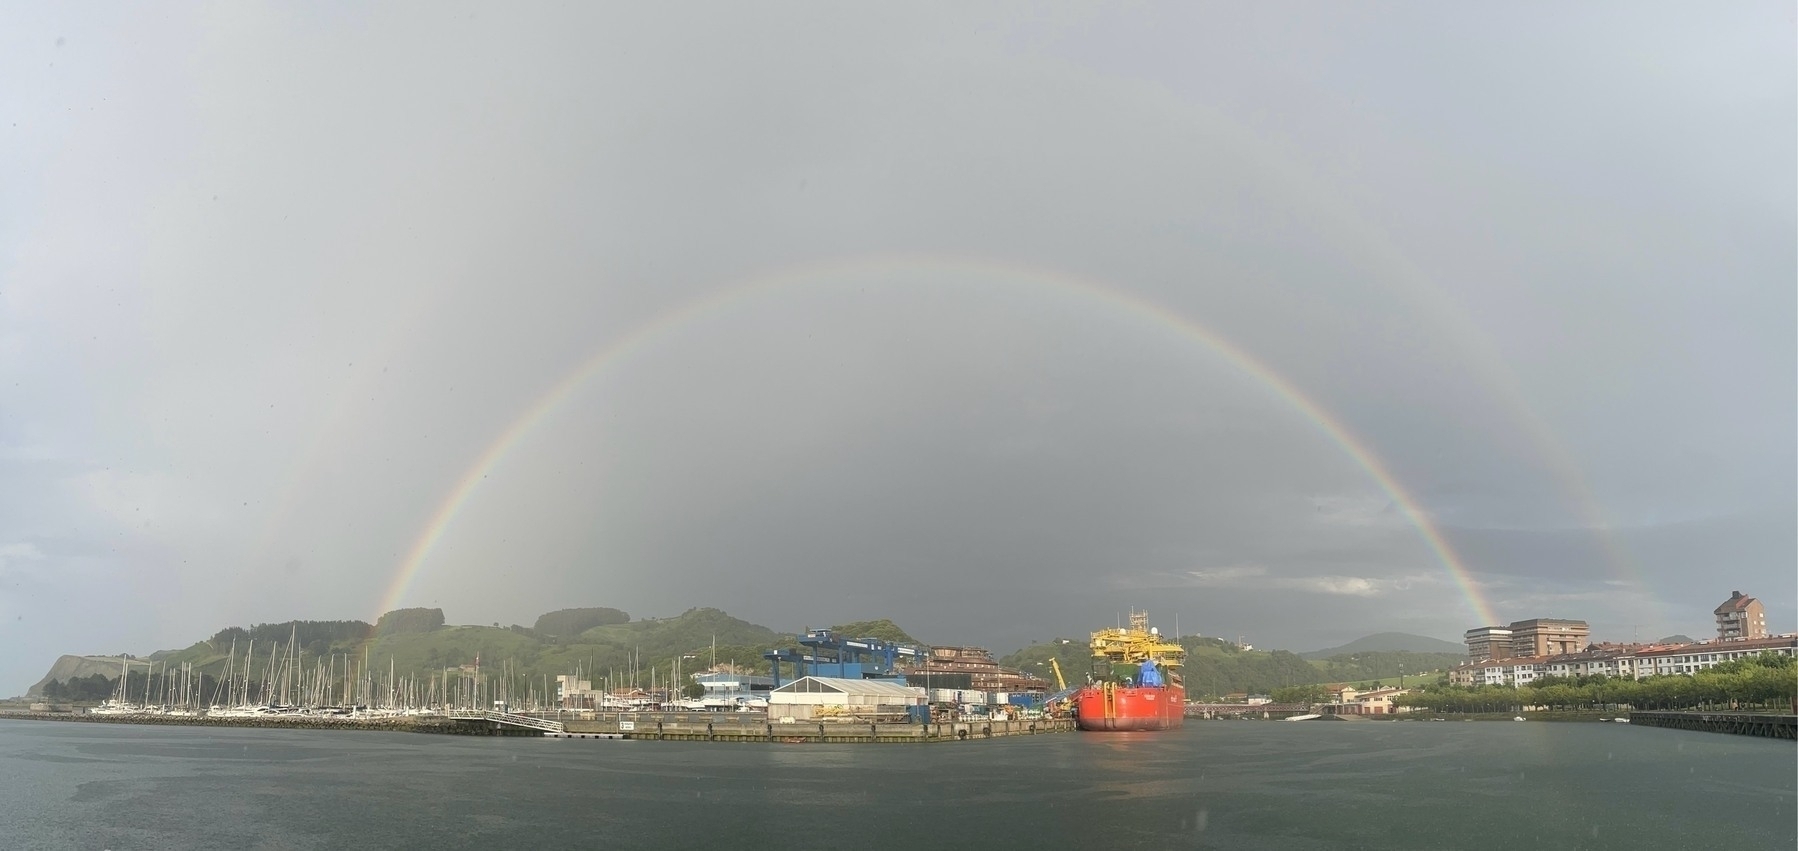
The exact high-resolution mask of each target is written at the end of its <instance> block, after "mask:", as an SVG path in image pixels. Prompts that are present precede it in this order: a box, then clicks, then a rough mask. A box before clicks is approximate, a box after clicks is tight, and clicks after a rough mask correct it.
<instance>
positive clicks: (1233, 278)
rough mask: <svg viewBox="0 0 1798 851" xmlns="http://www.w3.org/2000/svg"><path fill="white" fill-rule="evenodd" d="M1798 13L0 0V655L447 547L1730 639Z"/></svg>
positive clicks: (410, 588)
mask: <svg viewBox="0 0 1798 851" xmlns="http://www.w3.org/2000/svg"><path fill="white" fill-rule="evenodd" d="M1794 41H1795V39H1794V22H1793V11H1792V7H1791V4H1789V3H1727V4H1695V3H1668V4H1652V3H1642V2H1623V3H1615V4H1600V3H1577V4H1566V3H1512V4H1496V5H1495V4H1489V3H1439V2H1429V3H1414V4H1405V3H1398V4H1379V5H1377V6H1376V5H1375V4H1358V3H1357V4H1341V3H1321V2H1317V3H1286V4H1261V3H1232V4H1221V5H1205V4H1197V3H1170V4H1153V3H1133V4H1103V5H1079V6H1068V7H1051V6H1049V5H1046V4H1037V3H1015V4H965V3H940V4H835V3H817V4H798V5H793V4H781V3H688V4H649V3H633V4H612V5H604V4H580V3H577V4H553V5H534V4H525V3H503V4H468V3H461V2H431V3H418V4H410V5H406V4H373V5H371V4H351V3H343V4H338V3H293V4H258V3H225V4H193V5H190V4H183V3H155V4H142V5H138V6H133V7H118V6H113V7H106V8H103V9H102V8H99V7H92V6H84V5H80V4H74V5H61V4H48V3H21V4H12V5H9V6H8V7H7V8H6V9H5V10H4V11H0V112H3V116H0V121H3V122H4V123H3V125H0V645H3V646H4V647H5V648H6V649H5V652H4V653H3V654H0V693H8V694H11V693H18V692H22V691H23V690H24V689H25V687H26V686H27V685H29V684H30V683H31V682H32V681H33V680H35V679H36V678H37V677H38V676H40V675H41V674H42V673H43V671H44V670H45V669H46V668H47V667H48V665H49V664H50V662H51V661H53V660H54V658H55V657H56V656H57V655H58V654H60V653H64V652H85V653H102V652H119V651H130V652H147V651H149V650H152V649H156V648H161V647H170V646H183V645H186V644H188V643H190V642H192V641H194V640H196V639H199V638H203V637H205V636H208V635H210V634H211V633H212V632H213V631H215V630H216V629H218V628H220V627H222V626H226V625H229V624H243V625H247V624H249V623H252V622H266V621H277V620H286V619H290V618H296V617H298V618H365V619H371V620H372V619H373V618H374V616H375V615H377V614H378V613H379V611H380V608H381V606H382V605H383V603H384V602H386V601H388V598H389V590H390V589H392V588H395V587H398V586H399V580H400V578H401V574H402V572H404V570H405V567H406V565H407V563H408V559H409V558H410V554H411V553H413V552H414V551H415V550H420V551H422V553H423V554H422V557H421V558H420V559H419V560H418V567H419V569H418V570H417V572H416V576H414V577H412V579H411V581H410V582H409V583H406V584H404V587H403V590H402V591H400V592H399V593H398V594H397V595H396V596H394V597H393V601H395V602H397V603H399V604H403V605H430V606H441V607H442V608H443V609H444V610H445V611H446V613H447V615H448V618H449V620H450V621H451V622H457V623H489V622H494V621H498V622H502V623H516V622H522V623H527V624H528V623H530V622H531V620H532V619H533V618H534V617H535V616H536V615H537V614H539V613H541V612H543V611H547V610H551V609H556V608H562V607H566V606H574V605H609V606H617V607H620V608H623V609H626V610H628V611H630V612H632V613H634V614H638V615H669V614H675V613H678V612H680V611H681V610H683V609H686V608H688V607H690V606H708V605H709V606H718V607H721V608H724V609H726V610H727V611H729V612H731V613H732V614H735V615H738V616H740V617H744V618H746V619H749V620H752V621H756V622H759V623H763V624H767V625H770V626H773V627H775V628H781V629H796V628H800V627H803V626H806V625H812V626H817V625H823V624H828V623H833V622H841V621H847V620H852V619H861V618H869V617H892V618H894V619H895V620H897V621H899V622H900V623H901V624H902V625H904V626H905V627H907V628H908V629H910V630H911V631H913V632H914V633H916V634H918V635H920V636H921V637H924V638H925V639H927V640H935V641H938V642H943V643H951V642H955V643H979V644H985V645H988V646H991V647H993V648H994V649H996V650H999V651H1001V652H1007V651H1010V650H1012V649H1015V648H1016V647H1018V646H1020V645H1022V644H1025V643H1028V642H1029V641H1031V640H1033V639H1046V638H1049V637H1053V636H1056V635H1069V636H1078V635H1082V634H1084V633H1085V632H1086V631H1088V630H1090V629H1093V628H1095V627H1098V626H1101V625H1105V624H1109V623H1111V622H1112V621H1113V620H1114V618H1115V617H1116V615H1117V613H1118V612H1121V611H1124V610H1127V609H1128V608H1129V607H1131V606H1137V607H1144V608H1147V609H1148V610H1149V611H1150V612H1151V614H1152V615H1154V616H1155V617H1156V619H1157V620H1158V621H1159V622H1161V623H1164V624H1170V625H1171V621H1172V620H1173V618H1174V617H1175V616H1176V615H1177V616H1178V617H1179V620H1180V625H1181V629H1182V630H1183V631H1186V632H1202V633H1206V634H1214V635H1226V636H1230V637H1235V636H1238V635H1241V636H1246V637H1247V638H1248V639H1249V640H1250V641H1252V642H1254V643H1256V644H1257V645H1260V646H1263V647H1285V648H1290V649H1300V650H1302V649H1311V648H1315V647H1321V646H1327V645H1330V644H1334V643H1339V642H1341V641H1345V640H1348V639H1352V638H1354V637H1356V636H1359V635H1362V634H1366V633H1370V632H1376V631H1385V630H1402V631H1410V632H1418V633H1423V634H1428V635H1435V636H1439V637H1443V638H1449V639H1455V638H1458V636H1459V634H1460V632H1461V631H1462V630H1465V629H1467V628H1469V627H1472V626H1477V625H1479V621H1480V620H1481V619H1482V618H1483V617H1484V616H1486V615H1491V616H1493V617H1497V618H1500V619H1502V620H1506V621H1509V620H1514V619H1521V618H1527V617H1538V616H1542V617H1577V618H1584V619H1586V620H1588V621H1590V622H1591V623H1592V625H1593V630H1594V634H1595V637H1598V638H1603V639H1611V640H1629V639H1631V638H1632V637H1636V638H1641V639H1652V638H1656V637H1659V636H1661V635H1665V634H1669V633H1673V632H1685V633H1688V634H1691V635H1695V636H1700V635H1704V634H1706V633H1707V632H1709V631H1710V630H1711V624H1710V617H1711V616H1710V611H1711V609H1712V608H1713V607H1714V606H1716V604H1717V603H1718V602H1720V601H1721V600H1722V599H1724V598H1725V597H1727V596H1728V595H1729V593H1730V591H1732V590H1735V589H1740V590H1742V591H1744V592H1746V593H1749V594H1753V595H1756V596H1759V597H1760V598H1761V599H1762V600H1764V601H1765V603H1766V605H1767V610H1768V616H1769V621H1770V624H1771V626H1772V627H1773V628H1774V629H1775V630H1776V631H1791V630H1793V629H1798V622H1795V621H1798V604H1795V598H1798V589H1795V587H1794V584H1795V580H1794V575H1795V572H1798V571H1795V569H1794V565H1795V563H1798V554H1795V544H1794V540H1795V536H1798V531H1795V521H1794V517H1795V516H1798V494H1795V484H1794V481H1795V475H1798V473H1795V471H1798V455H1795V451H1794V446H1795V444H1798V440H1795V434H1798V426H1795V417H1798V376H1795V374H1794V373H1795V369H1798V349H1795V344H1794V337H1795V335H1794V325H1795V317H1798V305H1795V297H1794V293H1795V286H1794V280H1795V274H1798V270H1795V262H1798V261H1795V258H1798V251H1795V243H1794V232H1795V229H1798V215H1795V205H1794V191H1795V185H1798V173H1795V170H1794V153H1793V152H1794V150H1798V130H1795V127H1798V112H1795V107H1794V104H1795V102H1798V96H1795V91H1794V80H1795V78H1798V75H1795V63H1794V48H1793V45H1794ZM608 353H610V354H608ZM583 365H592V366H593V367H594V368H593V369H591V370H588V371H587V372H585V373H582V372H581V370H582V368H583ZM1362 453H1365V454H1364V457H1358V455H1360V454H1362ZM1369 459H1371V466H1372V467H1373V468H1374V470H1370V469H1369V464H1368V463H1364V461H1367V460H1369ZM1375 470H1379V471H1384V474H1389V475H1390V477H1391V481H1392V482H1395V483H1396V485H1397V487H1396V488H1389V487H1386V486H1385V484H1383V483H1382V481H1381V478H1380V476H1379V475H1376V474H1375ZM465 480H466V481H467V482H470V483H471V486H470V487H468V488H467V489H466V490H465V493H464V498H462V499H459V500H458V499H455V498H454V496H455V495H456V494H457V493H458V492H459V491H458V489H459V488H460V486H461V485H462V484H463V483H464V481H465ZM1407 498H1408V499H1409V500H1411V501H1413V502H1414V505H1413V506H1407V505H1406V504H1405V502H1406V499H1407ZM445 506H448V508H450V509H452V510H451V511H449V512H448V513H447V514H444V513H443V512H442V509H443V508H444V507H445ZM1413 507H1414V508H1415V512H1414V513H1413V512H1412V511H1411V510H1410V509H1411V508H1413ZM440 514H443V516H445V517H446V518H447V519H446V522H443V523H442V524H441V526H440V528H437V526H436V525H435V521H436V520H437V519H438V518H439V516H440ZM1424 527H1428V528H1433V529H1435V530H1437V532H1438V533H1439V534H1440V536H1441V539H1442V540H1443V541H1445V542H1446V544H1447V546H1448V548H1449V549H1450V550H1451V551H1452V552H1453V553H1454V554H1455V557H1458V558H1459V559H1460V561H1461V562H1463V563H1464V565H1465V569H1466V577H1465V582H1463V581H1461V580H1460V579H1458V578H1457V576H1456V574H1455V571H1454V570H1453V569H1451V568H1450V566H1449V565H1448V564H1446V563H1445V559H1444V558H1443V557H1442V555H1441V554H1439V553H1437V552H1435V551H1434V550H1433V549H1432V547H1431V546H1430V544H1429V542H1428V540H1427V537H1426V535H1425V534H1424ZM434 531H436V532H440V534H437V535H436V536H435V537H434V538H433V537H431V536H432V534H433V532H434ZM421 542H422V543H421ZM424 544H428V545H429V546H424ZM1482 607H1483V608H1484V609H1485V611H1483V612H1482Z"/></svg>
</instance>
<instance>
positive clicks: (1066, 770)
mask: <svg viewBox="0 0 1798 851" xmlns="http://www.w3.org/2000/svg"><path fill="white" fill-rule="evenodd" d="M1795 758H1798V748H1795V746H1794V745H1793V743H1791V742H1785V741H1777V740H1771V739H1759V738H1751V737H1743V736H1729V735H1719V734H1714V733H1698V732H1688V731H1682V730H1666V729H1650V728H1642V727H1633V726H1630V725H1623V724H1597V723H1541V722H1530V723H1510V722H1439V723H1432V722H1422V721H1415V722H1413V721H1406V722H1361V723H1328V722H1310V723H1288V722H1277V721H1212V722H1193V723H1188V724H1187V725H1186V726H1185V727H1184V728H1182V729H1180V730H1176V731H1171V732H1165V733H1141V734H1064V735H1053V736H1024V737H1017V738H1009V739H995V740H991V741H983V742H972V743H955V744H932V745H830V744H822V745H821V744H804V745H783V744H764V743H731V744H723V743H702V742H692V743H687V742H630V741H595V740H585V741H582V740H556V739H534V738H498V737H496V738H486V737H460V736H429V735H419V734H408V733H388V732H354V731H342V732H339V731H321V730H274V729H234V728H197V727H193V728H190V727H161V726H157V727H151V726H131V725H110V724H70V723H56V722H31V721H0V848H8V849H11V848H22V849H38V848H42V849H60V848H84V849H98V848H110V849H117V851H124V849H139V848H146V849H147V848H194V849H204V848H218V849H325V848H333V849H334V848H404V847H429V848H483V849H492V848H518V847H541V848H551V847H556V848H593V847H603V848H608V849H625V848H699V847H717V848H726V847H730V848H781V849H810V848H855V849H879V848H906V849H917V848H988V849H996V848H1032V849H1035V848H1073V847H1078V848H1091V849H1104V848H1247V849H1255V848H1267V849H1275V848H1278V849H1313V848H1314V849H1335V848H1379V849H1413V848H1415V849H1443V848H1469V849H1477V848H1494V849H1498V848H1503V849H1515V848H1519V847H1553V848H1594V849H1597V848H1617V849H1625V848H1629V849H1641V848H1722V847H1729V848H1792V847H1794V845H1795V844H1798V809H1795V806H1794V793H1795V790H1794V785H1795V783H1798V778H1795V772H1794V765H1795Z"/></svg>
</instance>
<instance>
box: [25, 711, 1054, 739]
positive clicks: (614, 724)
mask: <svg viewBox="0 0 1798 851" xmlns="http://www.w3.org/2000/svg"><path fill="white" fill-rule="evenodd" d="M546 717H553V716H546ZM8 718H12V719H18V720H26V721H60V722H65V723H70V722H73V723H90V724H139V725H154V726H174V727H260V728H269V729H284V730H383V731H387V732H395V733H437V734H446V735H460V736H541V735H544V733H543V731H541V730H533V729H527V728H522V727H515V726H510V725H506V724H500V723H494V722H492V721H485V720H468V719H452V718H447V717H443V716H429V715H425V716H396V717H375V718H331V717H309V716H305V715H266V716H245V717H235V716H217V717H215V716H202V715H93V714H79V713H70V712H7V713H0V720H3V719H8ZM563 726H564V728H565V730H566V733H565V735H566V736H568V737H571V738H581V737H592V738H619V739H637V740H643V741H668V742H694V741H711V742H793V743H797V742H881V743H904V742H911V743H923V742H955V741H964V742H965V741H979V740H982V739H996V738H1003V737H1006V736H1033V735H1042V734H1048V733H1066V732H1072V731H1073V729H1074V722H1073V721H1071V720H1069V719H1065V718H1059V719H1047V718H1044V719H1021V720H1016V721H1008V720H991V721H988V720H975V721H957V722H948V721H945V722H942V723H932V724H877V723H864V722H854V721H811V722H804V723H796V724H782V723H779V722H777V721H770V720H768V718H767V717H766V716H765V715H761V714H759V713H730V714H708V713H691V712H678V713H677V712H669V713H636V714H631V713H625V714H619V715H607V716H601V717H597V718H590V719H584V720H582V719H568V720H565V721H564V722H563Z"/></svg>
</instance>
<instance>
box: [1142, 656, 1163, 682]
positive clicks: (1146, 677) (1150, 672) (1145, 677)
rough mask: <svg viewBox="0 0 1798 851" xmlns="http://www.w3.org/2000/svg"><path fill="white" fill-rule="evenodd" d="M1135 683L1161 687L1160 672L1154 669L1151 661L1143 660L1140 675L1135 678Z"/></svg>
mask: <svg viewBox="0 0 1798 851" xmlns="http://www.w3.org/2000/svg"><path fill="white" fill-rule="evenodd" d="M1136 681H1137V683H1138V684H1140V685H1145V686H1159V685H1161V670H1160V669H1159V668H1156V667H1155V663H1154V662H1153V661H1150V660H1148V659H1144V660H1143V663H1142V673H1141V674H1140V675H1138V676H1137V678H1136Z"/></svg>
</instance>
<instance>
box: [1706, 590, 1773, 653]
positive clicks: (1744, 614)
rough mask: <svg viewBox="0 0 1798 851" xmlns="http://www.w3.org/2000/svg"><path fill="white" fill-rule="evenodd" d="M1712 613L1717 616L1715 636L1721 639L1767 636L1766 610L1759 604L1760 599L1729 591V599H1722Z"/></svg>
mask: <svg viewBox="0 0 1798 851" xmlns="http://www.w3.org/2000/svg"><path fill="white" fill-rule="evenodd" d="M1714 614H1715V615H1716V616H1717V638H1719V639H1721V640H1723V641H1730V640H1732V639H1738V638H1766V637H1767V610H1766V609H1765V608H1764V607H1762V606H1761V601H1759V600H1756V599H1754V598H1753V597H1749V596H1746V595H1744V594H1743V593H1742V592H1740V591H1733V592H1730V595H1729V599H1727V600H1724V601H1723V605H1720V606H1718V607H1717V609H1716V611H1715V612H1714Z"/></svg>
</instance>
